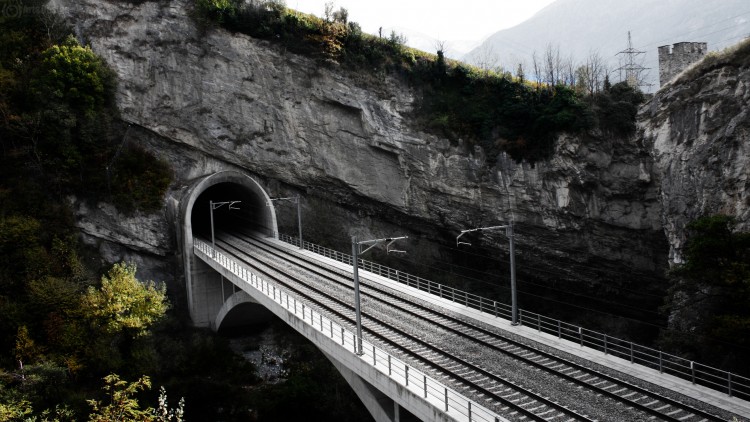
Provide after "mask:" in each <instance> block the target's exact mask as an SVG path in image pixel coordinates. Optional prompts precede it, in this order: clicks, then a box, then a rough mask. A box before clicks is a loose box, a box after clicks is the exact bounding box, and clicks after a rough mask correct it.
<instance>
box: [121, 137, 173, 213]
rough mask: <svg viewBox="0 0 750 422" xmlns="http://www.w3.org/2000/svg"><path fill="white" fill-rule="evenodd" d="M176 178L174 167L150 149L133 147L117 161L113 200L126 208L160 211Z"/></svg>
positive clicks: (129, 209)
mask: <svg viewBox="0 0 750 422" xmlns="http://www.w3.org/2000/svg"><path fill="white" fill-rule="evenodd" d="M171 182H172V169H171V168H170V167H169V164H167V163H166V162H165V161H163V160H160V159H159V158H156V157H155V156H154V155H153V154H151V153H150V152H148V151H146V150H143V149H141V148H137V147H131V148H128V149H127V150H125V151H123V153H122V154H121V155H120V156H119V157H118V159H117V160H116V161H115V165H114V166H113V169H112V176H111V182H110V186H111V189H112V202H113V203H114V204H115V206H117V208H118V209H120V210H122V211H126V212H127V211H134V210H143V211H146V212H149V211H150V212H153V211H157V210H159V209H161V208H162V206H163V199H164V192H166V190H167V188H168V187H169V184H170V183H171Z"/></svg>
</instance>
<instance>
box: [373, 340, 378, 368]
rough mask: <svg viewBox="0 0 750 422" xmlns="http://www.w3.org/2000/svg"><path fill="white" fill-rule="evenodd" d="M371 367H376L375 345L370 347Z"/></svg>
mask: <svg viewBox="0 0 750 422" xmlns="http://www.w3.org/2000/svg"><path fill="white" fill-rule="evenodd" d="M372 366H378V361H377V359H376V357H375V345H374V344H373V345H372Z"/></svg>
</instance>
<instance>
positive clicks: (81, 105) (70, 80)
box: [32, 36, 114, 116]
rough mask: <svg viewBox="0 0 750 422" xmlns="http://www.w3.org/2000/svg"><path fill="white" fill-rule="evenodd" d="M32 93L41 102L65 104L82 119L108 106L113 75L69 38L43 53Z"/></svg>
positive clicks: (97, 58) (90, 52) (94, 56)
mask: <svg viewBox="0 0 750 422" xmlns="http://www.w3.org/2000/svg"><path fill="white" fill-rule="evenodd" d="M32 92H33V93H34V94H35V95H36V96H37V99H38V100H39V101H41V102H52V103H58V104H67V105H69V106H70V107H71V108H73V109H74V110H75V111H76V112H78V113H80V114H83V115H84V116H88V115H94V114H96V113H97V112H98V110H99V109H100V108H102V107H104V106H106V105H108V104H111V102H112V99H113V93H114V75H113V73H112V71H111V70H109V68H108V67H107V65H106V64H105V63H104V61H103V60H102V59H101V58H100V57H99V56H97V55H96V54H94V52H93V51H91V48H90V47H88V46H86V47H84V46H81V45H79V44H78V42H77V41H76V40H75V38H73V37H72V36H69V37H68V38H67V39H66V40H65V41H64V42H63V43H62V44H60V45H53V46H52V47H50V48H48V49H47V50H45V51H44V52H43V53H42V57H41V63H40V66H39V68H38V73H37V76H36V78H35V79H34V80H33V81H32Z"/></svg>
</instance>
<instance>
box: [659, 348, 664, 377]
mask: <svg viewBox="0 0 750 422" xmlns="http://www.w3.org/2000/svg"><path fill="white" fill-rule="evenodd" d="M661 354H662V352H661V350H659V373H660V374H661V373H662V372H664V366H663V364H662V357H661Z"/></svg>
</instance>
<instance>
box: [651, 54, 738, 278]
mask: <svg viewBox="0 0 750 422" xmlns="http://www.w3.org/2000/svg"><path fill="white" fill-rule="evenodd" d="M747 51H748V43H744V44H743V45H741V46H739V47H738V49H737V51H734V52H728V53H725V54H724V55H723V56H721V57H720V58H718V59H717V58H709V60H711V61H716V62H718V63H717V64H715V65H713V66H710V65H708V63H702V64H701V63H699V64H697V65H696V66H697V68H693V69H688V71H686V73H685V74H683V75H682V77H678V78H677V79H676V80H675V81H673V82H672V83H670V84H668V85H666V86H665V87H663V88H662V89H661V90H660V91H659V92H657V93H656V95H655V96H654V98H653V99H652V100H651V101H650V103H649V104H647V105H646V106H645V107H644V108H643V110H642V112H641V116H640V126H641V127H642V128H643V129H644V142H645V144H646V145H648V146H649V147H651V148H652V149H653V156H654V159H655V165H656V170H657V172H658V173H659V174H661V177H660V179H661V188H660V192H661V203H662V221H663V224H664V230H665V233H666V234H667V236H668V239H669V243H670V246H671V250H670V261H671V262H672V263H680V262H682V247H683V244H684V241H685V233H684V229H685V226H686V225H687V223H689V222H690V221H691V220H694V219H695V218H698V217H701V216H703V215H711V214H725V215H730V216H733V217H735V218H736V220H737V223H738V227H737V228H738V229H740V230H744V231H748V230H750V185H749V184H748V178H749V177H750V109H748V102H749V101H750V66H749V63H748V61H747Z"/></svg>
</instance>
